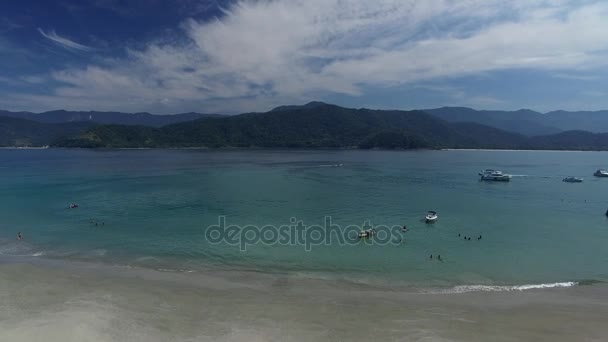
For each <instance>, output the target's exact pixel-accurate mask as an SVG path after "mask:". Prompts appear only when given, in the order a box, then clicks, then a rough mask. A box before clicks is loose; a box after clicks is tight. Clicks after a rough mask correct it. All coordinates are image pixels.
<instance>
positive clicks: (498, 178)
mask: <svg viewBox="0 0 608 342" xmlns="http://www.w3.org/2000/svg"><path fill="white" fill-rule="evenodd" d="M479 176H481V180H482V181H495V182H508V181H510V180H511V175H507V174H505V173H502V171H498V170H491V169H487V170H483V171H481V172H480V173H479Z"/></svg>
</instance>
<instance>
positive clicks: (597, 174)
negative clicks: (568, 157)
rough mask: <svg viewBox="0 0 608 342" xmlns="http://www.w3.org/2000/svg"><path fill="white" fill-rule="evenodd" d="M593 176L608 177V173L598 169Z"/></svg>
mask: <svg viewBox="0 0 608 342" xmlns="http://www.w3.org/2000/svg"><path fill="white" fill-rule="evenodd" d="M593 175H594V176H595V177H608V171H606V170H604V169H599V170H597V171H595V173H594V174H593Z"/></svg>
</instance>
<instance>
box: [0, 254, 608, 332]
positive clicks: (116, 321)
mask: <svg viewBox="0 0 608 342" xmlns="http://www.w3.org/2000/svg"><path fill="white" fill-rule="evenodd" d="M25 260H26V261H25V262H24V260H23V259H10V260H7V259H4V260H2V261H0V340H1V341H127V340H128V341H169V340H172V341H173V340H175V341H370V340H379V341H387V340H389V341H603V340H604V339H605V336H606V334H607V333H608V326H607V325H606V322H608V300H607V298H608V287H607V286H606V285H604V284H594V285H590V286H575V287H571V288H561V289H542V290H529V291H514V292H470V293H463V294H423V293H413V292H408V291H405V290H403V289H397V288H382V287H375V286H367V285H366V286H363V285H355V284H351V283H345V282H335V281H327V280H315V279H306V278H301V277H292V276H288V275H276V274H260V273H253V272H234V271H232V272H220V271H218V272H212V271H210V272H209V273H206V272H205V273H193V274H184V273H168V272H159V271H153V270H144V269H130V268H120V267H107V266H99V265H94V264H84V263H83V264H78V263H71V264H67V263H64V262H53V261H38V260H40V259H38V260H36V259H25Z"/></svg>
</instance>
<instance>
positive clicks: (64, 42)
mask: <svg viewBox="0 0 608 342" xmlns="http://www.w3.org/2000/svg"><path fill="white" fill-rule="evenodd" d="M38 32H40V34H41V35H42V36H43V37H44V38H47V39H49V40H51V41H52V42H54V43H56V44H57V45H59V46H61V47H63V48H66V49H69V50H78V51H86V52H89V51H93V50H95V49H93V48H92V47H90V46H86V45H82V44H79V43H76V42H75V41H72V40H70V39H68V38H65V37H62V36H60V35H58V34H57V33H55V30H50V31H48V32H45V31H44V30H43V29H41V28H38Z"/></svg>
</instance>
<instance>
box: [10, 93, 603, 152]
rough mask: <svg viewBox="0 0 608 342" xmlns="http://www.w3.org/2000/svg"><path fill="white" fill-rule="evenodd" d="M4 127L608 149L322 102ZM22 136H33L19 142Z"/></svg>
mask: <svg viewBox="0 0 608 342" xmlns="http://www.w3.org/2000/svg"><path fill="white" fill-rule="evenodd" d="M15 120H17V121H15ZM63 125H66V126H65V127H63ZM0 129H3V130H0V133H1V134H9V133H10V137H12V138H11V139H3V140H0V143H1V144H2V145H4V146H14V145H28V143H29V144H30V145H36V144H38V145H46V144H50V145H52V146H55V147H85V148H189V147H207V148H222V147H225V148H383V149H415V148H428V149H439V148H484V149H578V150H608V134H593V133H589V132H584V131H575V132H560V133H558V134H550V135H544V136H537V137H527V136H525V135H523V134H517V133H512V132H507V131H505V130H501V129H498V128H495V127H489V126H487V125H483V124H479V123H470V122H448V121H445V120H442V119H440V118H437V117H435V116H433V115H431V114H429V113H426V112H424V111H397V110H394V111H391V110H370V109H350V108H344V107H339V106H335V105H330V104H325V103H321V102H313V103H310V104H308V105H304V106H283V107H279V108H276V109H274V110H272V111H269V112H265V113H247V114H241V115H235V116H222V117H207V118H201V119H198V120H194V121H189V122H183V123H176V124H171V125H167V126H163V127H149V126H141V125H140V126H131V125H94V124H91V123H88V124H87V125H83V123H68V124H42V123H39V122H33V121H28V120H18V119H11V118H4V122H3V121H2V120H0ZM23 132H25V133H27V134H29V135H28V136H29V138H28V139H26V140H23V139H21V140H18V139H17V138H18V137H19V136H20V134H21V133H23ZM43 133H44V134H43ZM37 134H38V137H36V135H37ZM19 142H21V143H19ZM23 142H25V143H23Z"/></svg>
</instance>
